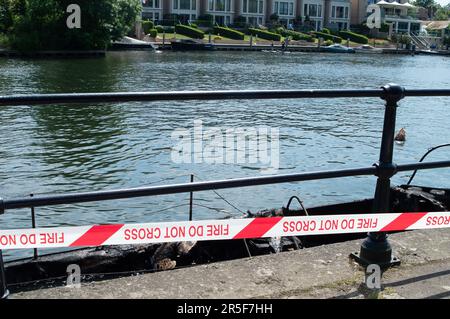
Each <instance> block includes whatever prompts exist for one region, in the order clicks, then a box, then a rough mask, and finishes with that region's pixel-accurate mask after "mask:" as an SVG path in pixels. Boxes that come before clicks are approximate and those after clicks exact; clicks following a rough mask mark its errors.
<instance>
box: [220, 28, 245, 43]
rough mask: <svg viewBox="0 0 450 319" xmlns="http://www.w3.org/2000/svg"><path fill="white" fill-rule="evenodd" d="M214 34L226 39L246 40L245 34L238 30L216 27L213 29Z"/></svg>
mask: <svg viewBox="0 0 450 319" xmlns="http://www.w3.org/2000/svg"><path fill="white" fill-rule="evenodd" d="M212 33H213V34H218V35H221V36H224V37H225V38H229V39H233V40H244V37H245V34H244V33H242V32H239V31H237V30H234V29H231V28H225V27H218V26H215V27H214V28H213V32H212Z"/></svg>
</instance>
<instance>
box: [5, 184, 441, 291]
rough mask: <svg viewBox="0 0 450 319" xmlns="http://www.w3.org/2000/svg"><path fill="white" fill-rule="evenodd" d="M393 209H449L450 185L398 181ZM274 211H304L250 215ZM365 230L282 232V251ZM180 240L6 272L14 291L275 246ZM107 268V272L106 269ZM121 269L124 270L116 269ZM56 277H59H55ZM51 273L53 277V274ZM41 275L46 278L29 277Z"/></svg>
mask: <svg viewBox="0 0 450 319" xmlns="http://www.w3.org/2000/svg"><path fill="white" fill-rule="evenodd" d="M391 194H392V196H391V207H392V212H415V211H416V212H418V211H421V212H426V211H446V210H448V209H449V208H450V190H449V189H432V188H427V187H417V186H400V187H395V188H393V189H392V192H391ZM372 202H373V200H372V199H364V200H359V201H354V202H347V203H340V204H333V205H326V206H319V207H312V208H308V209H307V210H308V213H309V215H338V214H339V215H342V214H361V213H368V212H371V211H372ZM274 215H284V216H299V215H300V216H301V215H305V212H304V211H303V210H292V209H291V210H287V209H286V208H281V209H272V210H267V211H262V212H257V213H255V214H251V213H249V217H254V216H256V217H270V216H274ZM365 236H366V234H364V233H358V234H339V235H318V236H299V237H282V238H281V243H280V245H279V246H280V251H288V250H296V249H301V248H308V247H314V246H317V245H324V244H330V243H336V242H342V241H347V240H354V239H359V238H364V237H365ZM180 246H181V245H180V243H169V244H149V245H124V246H103V247H95V248H85V249H79V250H74V251H70V252H62V253H56V254H49V255H45V256H40V257H39V258H38V259H36V260H33V259H23V260H18V261H14V262H7V263H6V276H7V282H8V284H9V289H10V290H11V291H12V292H15V291H23V290H27V289H36V288H37V287H43V286H53V285H60V284H64V283H65V281H66V276H67V274H66V269H67V266H68V265H70V264H77V265H79V266H80V268H81V272H82V274H84V275H87V274H91V275H90V276H87V277H84V279H85V280H102V279H106V278H113V277H119V276H125V275H126V273H124V272H130V274H131V273H132V272H139V271H153V270H156V269H157V268H158V267H157V265H158V261H159V260H161V259H164V258H169V259H171V260H174V261H176V265H177V267H179V266H191V265H194V264H196V265H198V264H204V263H211V262H217V261H224V260H231V259H238V258H243V257H248V252H249V251H250V254H251V255H252V256H256V255H264V254H270V253H274V252H276V251H275V249H274V247H273V245H272V242H271V239H270V238H261V239H248V240H247V247H248V250H247V247H246V245H245V242H244V241H243V240H218V241H201V242H197V243H196V244H195V246H193V248H191V249H189V250H182V249H181V250H180ZM105 273H106V274H105ZM118 273H120V274H118ZM55 277H56V278H55ZM50 278H55V279H52V280H50ZM36 280H42V282H35V283H32V284H30V283H28V284H26V282H31V281H36Z"/></svg>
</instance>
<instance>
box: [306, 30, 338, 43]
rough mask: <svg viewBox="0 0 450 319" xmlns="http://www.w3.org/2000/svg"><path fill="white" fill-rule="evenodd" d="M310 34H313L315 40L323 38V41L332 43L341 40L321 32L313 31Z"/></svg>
mask: <svg viewBox="0 0 450 319" xmlns="http://www.w3.org/2000/svg"><path fill="white" fill-rule="evenodd" d="M311 33H312V34H314V35H315V36H316V37H317V38H323V39H324V40H330V41H333V42H334V43H341V42H342V38H340V37H337V36H334V35H331V34H327V33H323V32H316V31H313V32H311Z"/></svg>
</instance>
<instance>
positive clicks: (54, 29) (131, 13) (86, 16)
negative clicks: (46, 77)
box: [0, 0, 142, 51]
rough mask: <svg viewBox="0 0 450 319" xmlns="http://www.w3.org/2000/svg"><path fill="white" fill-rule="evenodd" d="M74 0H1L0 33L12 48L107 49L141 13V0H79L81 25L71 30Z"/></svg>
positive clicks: (36, 49) (127, 30)
mask: <svg viewBox="0 0 450 319" xmlns="http://www.w3.org/2000/svg"><path fill="white" fill-rule="evenodd" d="M72 3H74V1H73V0H0V34H1V33H3V34H4V36H6V38H7V39H8V43H9V45H10V46H11V48H13V49H18V50H21V51H38V50H93V49H104V48H105V47H106V46H107V45H108V44H109V43H110V42H111V41H112V40H117V39H119V38H121V37H123V36H124V35H126V34H127V33H128V32H130V30H132V28H134V24H135V22H136V20H137V18H138V16H139V14H140V12H141V8H142V6H141V3H140V0H95V1H92V0H77V1H76V3H77V4H78V5H79V6H80V8H81V28H80V29H69V28H68V27H67V24H66V20H67V18H68V17H69V15H70V13H67V12H66V9H67V7H68V6H69V5H70V4H72Z"/></svg>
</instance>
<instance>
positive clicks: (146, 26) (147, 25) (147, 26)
mask: <svg viewBox="0 0 450 319" xmlns="http://www.w3.org/2000/svg"><path fill="white" fill-rule="evenodd" d="M154 27H155V24H154V23H153V21H150V20H146V21H142V30H144V33H145V34H149V33H150V30H152V29H153V28H154Z"/></svg>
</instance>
